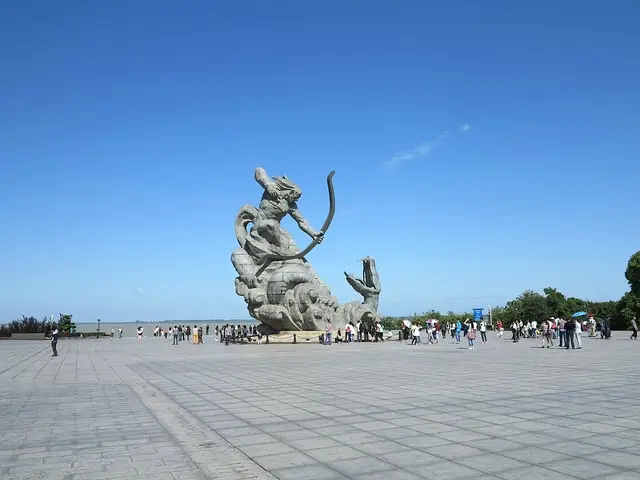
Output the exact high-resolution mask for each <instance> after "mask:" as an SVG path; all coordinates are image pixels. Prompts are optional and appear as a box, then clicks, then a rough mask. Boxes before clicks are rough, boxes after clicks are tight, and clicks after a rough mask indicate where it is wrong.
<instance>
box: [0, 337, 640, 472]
mask: <svg viewBox="0 0 640 480" xmlns="http://www.w3.org/2000/svg"><path fill="white" fill-rule="evenodd" d="M627 338H628V335H626V334H624V333H623V332H620V333H619V334H617V333H614V339H613V340H610V341H606V340H595V339H589V338H586V337H585V338H584V339H583V340H584V342H583V343H584V348H583V349H582V350H573V351H567V350H565V349H542V348H539V343H538V341H536V340H522V341H521V342H520V343H517V344H513V343H511V342H509V341H507V340H503V341H499V340H497V339H495V338H493V337H491V336H490V338H489V343H488V344H486V345H483V344H480V345H477V346H476V350H473V351H470V350H468V349H466V348H464V346H463V345H462V344H460V345H456V344H455V343H452V342H451V341H450V340H447V341H444V342H441V343H440V344H439V345H421V346H410V345H406V344H403V343H400V342H397V341H396V342H390V341H387V342H384V343H377V344H376V343H367V344H364V343H363V344H359V343H354V344H344V345H333V346H330V347H329V346H323V345H319V344H310V345H290V344H274V345H260V346H258V345H231V346H227V347H225V346H224V345H220V344H219V343H217V342H215V341H214V339H213V337H210V336H209V337H206V338H205V343H204V345H193V344H190V343H186V342H183V343H182V344H181V345H178V346H172V345H171V344H170V343H169V342H168V341H165V340H162V339H154V338H152V337H151V338H144V339H143V341H142V343H140V344H137V343H136V341H135V339H127V338H125V339H113V340H108V339H102V340H95V339H93V340H87V339H84V340H61V341H60V342H59V343H58V351H59V354H60V356H58V357H56V358H52V357H51V356H50V350H49V345H48V342H35V341H12V342H0V411H1V412H2V416H0V478H2V479H3V480H4V479H11V480H23V479H24V480H26V479H46V480H63V479H64V480H93V479H140V478H148V479H154V480H165V479H167V480H169V479H171V480H177V479H221V480H231V479H234V480H245V479H260V480H263V479H264V480H267V479H294V480H300V479H314V480H315V479H326V480H334V479H358V480H360V479H369V480H375V479H380V480H388V479H392V480H393V479H400V480H412V479H416V480H417V479H421V478H423V479H451V480H457V479H481V480H488V479H502V480H510V479H516V480H528V479H551V480H555V479H558V480H561V479H567V480H570V479H584V480H591V479H595V480H621V479H634V480H635V479H638V478H640V456H639V455H638V452H639V447H640V433H639V432H640V417H639V416H638V414H639V413H640V400H639V399H640V385H639V384H638V382H637V381H636V375H635V373H634V372H635V371H636V364H637V362H636V358H637V355H638V349H640V344H639V343H638V342H634V341H632V340H628V339H627Z"/></svg>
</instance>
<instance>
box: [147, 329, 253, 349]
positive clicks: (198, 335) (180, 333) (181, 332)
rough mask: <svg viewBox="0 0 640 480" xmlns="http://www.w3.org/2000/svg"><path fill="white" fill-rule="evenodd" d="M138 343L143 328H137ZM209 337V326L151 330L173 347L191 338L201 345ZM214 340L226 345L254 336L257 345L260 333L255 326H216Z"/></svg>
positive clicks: (154, 334) (195, 343) (155, 335)
mask: <svg viewBox="0 0 640 480" xmlns="http://www.w3.org/2000/svg"><path fill="white" fill-rule="evenodd" d="M136 333H137V336H138V342H139V341H140V340H141V339H142V337H143V336H144V328H143V327H138V328H137V332H136ZM208 335H209V325H205V326H204V327H203V326H202V325H194V326H193V327H191V326H190V325H174V326H170V327H168V328H162V327H160V326H156V328H155V329H154V330H153V336H154V337H157V338H165V339H168V340H172V344H173V345H179V344H180V343H181V342H183V341H186V342H190V341H191V338H192V337H193V343H194V345H198V344H203V343H204V337H205V336H208ZM213 335H214V340H215V341H217V342H223V343H226V344H227V345H228V344H229V342H230V341H234V342H236V341H240V342H241V341H246V340H248V339H249V338H250V337H253V336H255V337H256V338H257V339H258V343H261V340H262V333H261V332H260V330H259V329H258V327H257V325H230V324H226V325H222V326H220V325H216V327H215V329H214V331H213Z"/></svg>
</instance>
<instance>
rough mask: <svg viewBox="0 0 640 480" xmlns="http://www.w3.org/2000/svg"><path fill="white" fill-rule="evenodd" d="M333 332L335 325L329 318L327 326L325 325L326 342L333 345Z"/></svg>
mask: <svg viewBox="0 0 640 480" xmlns="http://www.w3.org/2000/svg"><path fill="white" fill-rule="evenodd" d="M332 333H333V325H331V320H327V326H326V327H324V344H325V345H331V334H332Z"/></svg>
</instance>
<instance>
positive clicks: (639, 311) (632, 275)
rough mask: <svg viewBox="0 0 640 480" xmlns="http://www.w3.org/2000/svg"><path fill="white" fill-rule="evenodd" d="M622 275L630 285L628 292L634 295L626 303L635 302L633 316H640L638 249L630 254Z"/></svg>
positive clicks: (639, 262) (639, 252)
mask: <svg viewBox="0 0 640 480" xmlns="http://www.w3.org/2000/svg"><path fill="white" fill-rule="evenodd" d="M624 276H625V277H626V279H627V282H629V286H630V287H631V291H630V292H629V293H630V294H631V295H632V296H633V297H634V298H633V299H631V300H630V301H629V302H628V303H629V304H630V305H633V304H635V310H634V311H633V316H635V317H636V318H640V251H638V252H636V253H634V254H633V255H631V258H630V259H629V262H628V263H627V269H626V271H625V272H624Z"/></svg>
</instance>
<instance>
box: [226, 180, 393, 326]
mask: <svg viewBox="0 0 640 480" xmlns="http://www.w3.org/2000/svg"><path fill="white" fill-rule="evenodd" d="M332 175H333V174H330V175H329V177H328V178H327V183H328V185H329V191H330V195H331V196H332V195H333V187H332V185H331V178H332ZM255 178H256V180H257V181H258V183H259V184H260V185H262V186H263V188H264V189H265V192H264V194H263V196H262V200H261V202H260V206H259V208H255V207H253V206H251V205H245V206H244V207H242V208H241V209H240V211H239V213H238V215H237V217H236V222H235V232H236V238H237V240H238V243H239V245H240V247H239V248H237V249H236V250H235V251H234V252H233V254H232V255H231V262H232V263H233V266H234V268H235V269H236V271H237V273H238V277H237V278H236V280H235V286H236V293H237V294H238V295H241V296H242V297H243V298H244V300H245V302H246V303H247V308H248V310H249V314H250V315H251V316H252V317H253V318H255V319H256V320H258V321H260V322H261V323H262V324H263V325H264V326H266V327H268V328H267V330H268V332H270V333H275V332H280V331H324V329H325V327H326V325H327V324H328V322H331V323H332V324H333V326H334V329H336V330H337V329H343V328H344V327H345V325H346V324H348V323H353V324H354V325H355V324H356V323H357V322H365V323H370V322H373V321H375V320H376V318H377V308H378V299H379V296H380V291H381V287H380V279H379V276H378V273H377V270H376V266H375V260H374V259H373V258H370V257H366V258H364V259H362V263H363V278H362V279H359V278H356V277H355V276H354V275H349V274H347V273H345V275H346V279H347V282H348V283H349V284H350V285H351V286H352V287H353V288H354V289H355V290H356V291H357V292H358V293H359V294H360V295H362V296H363V298H364V301H363V302H351V303H347V304H344V305H340V304H339V303H338V300H337V299H336V298H335V297H334V296H332V295H331V290H330V289H329V287H328V286H327V285H326V284H325V283H324V282H322V280H320V278H319V277H318V275H317V274H316V272H315V271H314V269H313V267H312V266H311V264H310V263H308V262H307V261H306V259H305V258H304V253H305V252H308V251H310V250H311V248H313V247H314V246H315V245H317V244H319V243H320V242H321V241H322V239H323V237H324V234H325V232H326V229H327V228H328V225H329V224H330V220H331V218H332V217H333V208H334V203H333V197H332V198H331V209H330V215H329V216H328V220H327V222H325V226H324V227H323V230H321V231H320V232H316V231H315V230H313V228H311V226H310V225H309V224H308V223H307V222H306V220H304V218H303V217H302V215H301V213H300V212H299V210H298V207H297V203H296V202H297V200H298V199H299V198H300V195H301V194H302V192H301V190H300V188H299V187H298V186H297V185H295V184H294V183H293V182H291V181H290V180H288V179H287V178H286V177H275V178H274V179H271V178H269V177H268V176H267V174H266V172H265V171H264V170H263V169H262V168H258V169H256V173H255ZM287 214H288V215H290V216H291V217H292V218H293V219H294V220H295V221H296V222H297V223H298V225H299V226H300V228H301V229H302V230H303V231H304V232H305V233H307V234H308V235H309V236H310V237H311V238H312V239H313V242H312V244H311V246H310V247H307V249H305V250H304V251H301V250H300V249H298V247H297V246H296V245H295V243H294V242H293V239H292V238H291V236H290V235H289V233H288V232H286V231H285V230H284V229H283V228H282V227H281V225H280V221H281V220H282V218H283V217H284V216H285V215H287ZM249 225H251V228H250V229H249V230H247V227H248V226H249ZM262 329H263V331H264V330H265V328H264V327H263V328H262ZM264 333H267V331H265V332H264Z"/></svg>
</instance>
